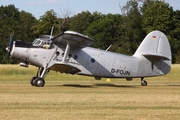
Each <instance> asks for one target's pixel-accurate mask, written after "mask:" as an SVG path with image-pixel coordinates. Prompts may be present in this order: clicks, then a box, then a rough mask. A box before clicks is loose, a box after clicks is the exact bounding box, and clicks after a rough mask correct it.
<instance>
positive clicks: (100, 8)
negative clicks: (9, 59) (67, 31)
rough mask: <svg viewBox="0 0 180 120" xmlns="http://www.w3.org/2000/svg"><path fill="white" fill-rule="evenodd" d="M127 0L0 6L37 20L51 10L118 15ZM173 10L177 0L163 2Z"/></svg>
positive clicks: (30, 0)
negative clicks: (18, 11)
mask: <svg viewBox="0 0 180 120" xmlns="http://www.w3.org/2000/svg"><path fill="white" fill-rule="evenodd" d="M126 1H127V0H0V4H1V5H3V6H5V5H9V4H14V5H15V7H16V8H18V9H19V10H20V11H21V10H24V11H26V12H29V13H31V14H32V15H34V16H35V17H36V18H37V19H39V17H40V16H42V15H44V14H45V12H46V11H48V10H51V9H53V10H54V11H55V12H56V13H59V14H60V13H61V11H64V10H69V11H71V12H72V13H73V14H77V13H81V12H82V11H86V10H88V11H90V12H95V11H97V12H101V13H102V14H107V13H112V14H116V13H120V9H119V3H120V4H121V6H124V5H126ZM165 1H166V2H167V3H169V4H170V6H172V7H173V9H174V10H180V1H179V0H165Z"/></svg>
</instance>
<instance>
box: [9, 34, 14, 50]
mask: <svg viewBox="0 0 180 120" xmlns="http://www.w3.org/2000/svg"><path fill="white" fill-rule="evenodd" d="M12 46H13V35H10V39H9V46H8V47H9V48H10V50H11V49H12Z"/></svg>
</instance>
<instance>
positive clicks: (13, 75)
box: [0, 65, 180, 120]
mask: <svg viewBox="0 0 180 120" xmlns="http://www.w3.org/2000/svg"><path fill="white" fill-rule="evenodd" d="M36 71H37V68H36V67H32V66H30V67H29V68H23V67H20V66H19V65H0V76H1V77H0V116H1V119H2V120H36V119H37V120H40V119H43V120H49V119H50V120H84V119H85V120H101V119H103V120H110V119H113V120H120V119H126V120H137V119H138V120H152V119H153V120H175V119H180V65H172V70H171V72H170V73H169V74H168V75H166V76H161V77H152V78H146V79H145V80H146V81H147V82H148V86H146V87H143V86H141V85H140V79H133V81H130V82H128V81H126V80H125V79H111V81H110V82H107V80H106V79H102V80H100V81H96V80H94V78H92V77H82V76H76V75H66V74H60V73H56V72H52V71H51V72H50V73H49V75H48V76H47V77H46V79H45V80H46V84H45V86H44V87H42V88H37V87H32V86H31V85H30V79H31V78H32V77H33V76H34V75H35V74H36Z"/></svg>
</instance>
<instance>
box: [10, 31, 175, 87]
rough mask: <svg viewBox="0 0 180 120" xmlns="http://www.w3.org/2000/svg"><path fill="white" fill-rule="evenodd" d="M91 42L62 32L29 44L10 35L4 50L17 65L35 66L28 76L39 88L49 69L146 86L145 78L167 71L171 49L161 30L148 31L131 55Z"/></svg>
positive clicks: (77, 34)
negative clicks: (139, 82)
mask: <svg viewBox="0 0 180 120" xmlns="http://www.w3.org/2000/svg"><path fill="white" fill-rule="evenodd" d="M94 42H95V41H94V40H93V39H91V38H90V37H88V36H86V35H83V34H80V33H78V32H74V31H65V32H63V33H61V34H59V35H57V36H54V37H52V36H51V35H44V36H42V37H41V38H36V39H35V40H34V41H33V42H32V43H27V42H24V41H21V40H16V41H13V36H10V41H9V45H8V47H7V48H6V50H7V51H8V52H9V56H10V58H12V59H15V60H18V61H20V62H21V63H20V66H24V67H28V66H29V65H33V66H37V67H38V70H37V74H36V75H35V76H34V77H32V79H31V80H30V83H31V85H32V86H37V87H43V86H44V85H45V80H44V78H45V77H46V75H47V74H48V73H49V71H50V70H53V71H57V72H60V73H66V74H72V75H74V74H77V75H85V76H91V77H94V78H95V79H96V80H100V79H101V78H125V79H126V80H127V81H131V80H133V78H140V79H141V85H142V86H146V85H147V82H146V81H145V80H144V78H145V77H152V76H162V75H166V74H167V73H169V71H170V69H171V61H172V57H171V48H170V45H169V41H168V39H167V37H166V35H165V34H164V33H162V32H161V31H152V32H150V33H149V34H148V35H147V36H146V37H145V38H144V40H143V41H142V43H141V44H140V46H139V47H138V49H137V50H136V52H135V53H134V55H132V56H127V55H123V54H118V53H114V52H110V51H107V50H101V49H98V48H92V47H90V46H91V45H93V44H94Z"/></svg>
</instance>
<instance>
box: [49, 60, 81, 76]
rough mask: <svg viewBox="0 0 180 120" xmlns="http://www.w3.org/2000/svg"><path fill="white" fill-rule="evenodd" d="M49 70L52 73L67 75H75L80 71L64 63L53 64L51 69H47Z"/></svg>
mask: <svg viewBox="0 0 180 120" xmlns="http://www.w3.org/2000/svg"><path fill="white" fill-rule="evenodd" d="M49 69H50V70H54V71H59V72H61V73H69V74H76V73H78V72H80V71H81V70H79V69H78V68H76V67H73V66H71V65H69V64H65V63H55V64H53V65H52V66H51V67H49Z"/></svg>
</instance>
